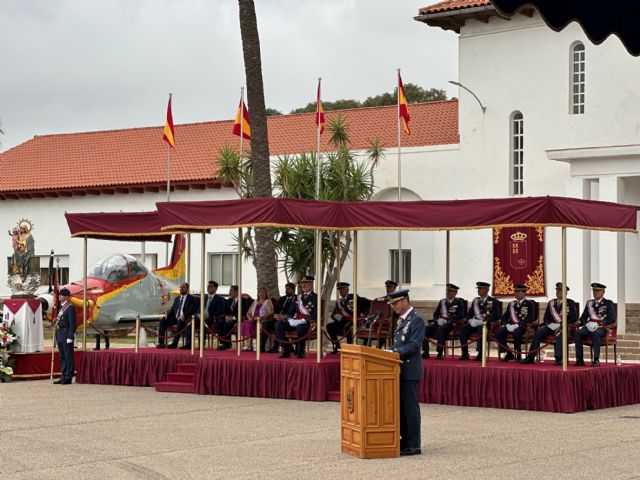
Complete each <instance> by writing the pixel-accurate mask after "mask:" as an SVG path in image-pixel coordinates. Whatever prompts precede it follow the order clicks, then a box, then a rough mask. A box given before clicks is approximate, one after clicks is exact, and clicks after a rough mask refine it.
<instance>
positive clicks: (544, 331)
mask: <svg viewBox="0 0 640 480" xmlns="http://www.w3.org/2000/svg"><path fill="white" fill-rule="evenodd" d="M552 310H554V311H555V312H556V313H557V314H558V317H559V318H558V319H559V320H560V322H558V321H557V319H556V318H555V317H554V315H553V312H552ZM577 321H578V310H577V308H576V302H574V301H573V300H571V299H568V300H567V325H571V324H572V323H576V322H577ZM561 322H562V303H561V302H559V301H558V299H557V298H554V299H553V300H551V301H550V302H549V303H548V304H547V309H546V310H545V311H544V326H542V327H540V328H539V329H538V331H537V332H536V334H535V335H534V336H533V340H532V341H531V346H530V347H529V351H535V350H537V349H538V348H540V344H541V343H542V342H543V341H544V340H545V338H547V337H548V336H549V335H555V336H556V343H555V345H554V352H553V353H554V356H555V358H556V360H561V359H562V335H561V334H562V328H560V329H558V330H554V329H552V328H549V325H550V324H555V323H561ZM533 354H535V352H534V353H533Z"/></svg>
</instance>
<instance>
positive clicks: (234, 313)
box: [215, 297, 253, 348]
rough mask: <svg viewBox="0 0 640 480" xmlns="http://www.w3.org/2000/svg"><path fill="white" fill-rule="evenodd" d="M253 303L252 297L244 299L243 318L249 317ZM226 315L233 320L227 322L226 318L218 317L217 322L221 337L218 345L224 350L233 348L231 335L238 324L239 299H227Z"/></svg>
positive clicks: (217, 331) (217, 330)
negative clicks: (248, 313)
mask: <svg viewBox="0 0 640 480" xmlns="http://www.w3.org/2000/svg"><path fill="white" fill-rule="evenodd" d="M251 303H253V299H252V298H251V297H242V318H245V317H246V316H247V312H248V311H249V307H250V306H251ZM225 308H226V315H228V316H230V317H232V320H230V321H227V319H226V318H225V316H224V315H223V316H221V317H218V319H217V320H216V321H215V326H216V333H217V334H218V336H219V337H222V338H223V339H224V340H222V339H221V338H218V343H219V345H220V346H221V347H223V348H230V347H231V341H230V339H231V333H232V332H233V328H234V327H235V326H236V325H237V324H238V299H237V298H231V297H229V298H227V300H226V305H225Z"/></svg>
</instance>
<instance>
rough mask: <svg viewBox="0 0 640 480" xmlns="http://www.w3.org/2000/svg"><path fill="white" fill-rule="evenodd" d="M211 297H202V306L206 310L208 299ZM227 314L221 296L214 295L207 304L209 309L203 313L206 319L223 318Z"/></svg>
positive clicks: (225, 305)
mask: <svg viewBox="0 0 640 480" xmlns="http://www.w3.org/2000/svg"><path fill="white" fill-rule="evenodd" d="M210 296H211V295H209V294H206V295H205V296H204V306H205V308H207V303H209V297H210ZM226 313H227V304H226V303H225V301H224V298H223V297H222V295H218V294H217V293H216V294H214V295H213V296H212V298H211V303H209V308H207V311H206V312H204V314H205V316H206V317H207V318H214V319H215V318H220V317H224V315H225V314H226Z"/></svg>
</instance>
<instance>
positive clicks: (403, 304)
mask: <svg viewBox="0 0 640 480" xmlns="http://www.w3.org/2000/svg"><path fill="white" fill-rule="evenodd" d="M389 304H390V305H391V308H393V311H394V312H396V313H397V314H398V315H399V316H400V318H399V320H398V326H397V327H396V331H395V339H394V343H393V349H392V350H393V351H394V352H397V353H398V354H399V355H400V360H402V365H401V366H400V455H420V454H421V453H422V451H421V449H420V448H421V441H420V405H419V404H418V383H419V382H420V380H422V377H423V375H424V372H423V367H422V359H421V358H420V349H421V346H422V341H423V339H424V320H423V319H422V317H421V316H420V314H419V313H418V312H416V311H415V310H414V308H413V307H412V306H411V303H410V302H409V290H398V291H397V292H393V293H390V294H389Z"/></svg>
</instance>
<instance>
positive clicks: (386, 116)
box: [0, 100, 459, 198]
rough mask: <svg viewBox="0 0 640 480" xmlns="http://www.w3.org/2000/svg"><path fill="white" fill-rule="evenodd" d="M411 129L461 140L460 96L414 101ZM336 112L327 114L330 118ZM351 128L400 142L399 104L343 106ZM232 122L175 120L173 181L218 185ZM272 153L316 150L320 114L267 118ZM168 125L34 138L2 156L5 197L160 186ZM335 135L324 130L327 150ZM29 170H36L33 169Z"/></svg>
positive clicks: (408, 139) (359, 139)
mask: <svg viewBox="0 0 640 480" xmlns="http://www.w3.org/2000/svg"><path fill="white" fill-rule="evenodd" d="M409 112H410V114H411V123H410V126H411V135H409V136H407V135H403V139H402V143H403V146H405V147H418V146H428V145H446V144H454V143H458V141H459V135H458V102H457V100H448V101H441V102H429V103H421V104H412V105H410V106H409ZM337 113H338V112H336V111H333V112H327V124H328V122H329V120H330V119H331V118H333V117H334V116H335V115H337ZM340 113H341V114H342V116H343V118H344V119H345V121H346V123H347V124H348V126H349V136H350V138H351V141H352V148H353V149H356V150H364V149H367V148H368V146H369V140H371V139H373V138H374V137H376V136H378V137H380V140H381V142H382V145H383V146H384V147H385V148H393V147H394V146H395V145H396V135H397V133H396V131H397V130H396V122H397V119H396V107H395V106H387V107H373V108H359V109H349V110H342V111H340ZM232 123H233V122H232V121H230V120H226V121H217V122H205V123H192V124H184V125H176V127H175V132H176V148H175V149H174V150H173V151H172V152H171V179H172V182H177V183H180V182H182V183H186V184H189V183H190V182H194V183H197V182H200V183H202V182H209V183H210V184H211V183H213V179H214V177H215V174H216V167H215V165H214V159H215V157H216V155H217V153H218V150H219V148H220V147H222V146H223V145H225V144H228V145H234V146H235V145H237V144H238V142H239V139H238V137H236V136H234V135H232V134H231V130H232ZM268 125H269V127H268V128H269V147H270V150H271V154H272V155H279V154H284V153H301V152H309V151H313V150H315V148H316V133H315V128H316V127H315V124H314V114H313V113H305V114H296V115H281V116H272V117H269V119H268ZM162 129H163V127H147V128H131V129H124V130H109V131H99V132H82V133H70V134H59V135H42V136H35V137H34V138H33V139H32V140H28V141H27V142H25V143H23V144H21V145H18V146H16V147H14V148H11V149H9V150H7V151H6V152H4V153H2V154H0V198H7V194H8V193H12V192H15V193H16V194H19V195H22V194H28V192H49V191H51V192H53V191H60V190H91V189H100V188H105V187H112V188H117V187H133V186H146V185H162V184H163V183H164V182H166V175H167V146H166V143H165V142H163V141H162ZM328 139H329V135H328V133H327V132H326V131H325V133H324V134H323V135H322V145H323V147H322V148H323V149H324V150H327V149H328V145H327V142H328ZM26 172H34V174H31V175H28V174H26Z"/></svg>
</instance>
